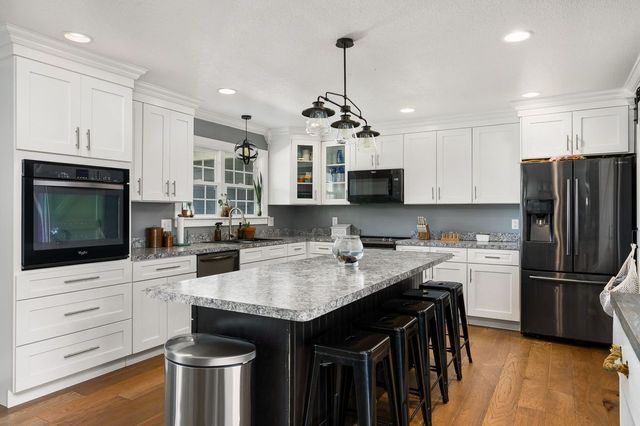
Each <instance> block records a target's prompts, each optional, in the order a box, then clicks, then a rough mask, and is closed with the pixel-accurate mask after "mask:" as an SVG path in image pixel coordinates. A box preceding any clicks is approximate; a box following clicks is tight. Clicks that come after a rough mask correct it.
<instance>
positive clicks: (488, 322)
mask: <svg viewBox="0 0 640 426" xmlns="http://www.w3.org/2000/svg"><path fill="white" fill-rule="evenodd" d="M467 322H468V323H469V324H470V325H479V326H480V327H490V328H501V329H503V330H512V331H520V323H519V322H513V321H503V320H496V319H489V318H478V317H467Z"/></svg>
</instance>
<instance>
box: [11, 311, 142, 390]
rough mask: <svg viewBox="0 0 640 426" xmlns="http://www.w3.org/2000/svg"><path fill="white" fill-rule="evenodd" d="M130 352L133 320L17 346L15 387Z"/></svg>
mask: <svg viewBox="0 0 640 426" xmlns="http://www.w3.org/2000/svg"><path fill="white" fill-rule="evenodd" d="M130 354H131V320H126V321H121V322H117V323H114V324H109V325H105V326H102V327H97V328H92V329H90V330H85V331H80V332H78V333H74V334H68V335H66V336H62V337H56V338H55V339H49V340H44V341H42V342H38V343H32V344H30V345H24V346H20V347H18V348H16V361H15V363H16V364H15V368H16V371H15V373H16V374H15V391H16V392H20V391H23V390H25V389H29V388H32V387H34V386H38V385H41V384H43V383H47V382H51V381H53V380H57V379H60V378H62V377H66V376H69V375H71V374H75V373H78V372H80V371H83V370H87V369H89V368H92V367H96V366H98V365H100V364H104V363H106V362H109V361H114V360H116V359H118V358H122V357H124V356H127V355H130Z"/></svg>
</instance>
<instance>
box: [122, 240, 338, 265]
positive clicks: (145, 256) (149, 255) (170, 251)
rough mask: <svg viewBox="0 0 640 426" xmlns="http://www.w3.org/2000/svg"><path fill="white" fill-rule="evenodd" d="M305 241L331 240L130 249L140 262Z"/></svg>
mask: <svg viewBox="0 0 640 426" xmlns="http://www.w3.org/2000/svg"><path fill="white" fill-rule="evenodd" d="M305 241H323V242H325V241H326V242H331V241H333V240H332V239H331V237H325V236H305V237H274V238H265V239H263V240H258V241H243V242H241V243H229V242H216V243H193V244H191V245H188V246H181V247H170V248H166V247H162V248H136V249H133V250H131V261H133V262H141V261H145V260H153V259H162V258H167V257H176V256H193V255H198V254H208V253H219V252H221V251H230V250H241V249H248V248H254V247H266V246H276V245H281V244H291V243H299V242H305Z"/></svg>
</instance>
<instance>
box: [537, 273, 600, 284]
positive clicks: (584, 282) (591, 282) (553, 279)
mask: <svg viewBox="0 0 640 426" xmlns="http://www.w3.org/2000/svg"><path fill="white" fill-rule="evenodd" d="M529 278H531V279H532V280H540V281H560V282H563V283H582V284H602V285H605V284H606V283H607V281H593V280H576V279H573V278H553V277H542V276H540V275H529Z"/></svg>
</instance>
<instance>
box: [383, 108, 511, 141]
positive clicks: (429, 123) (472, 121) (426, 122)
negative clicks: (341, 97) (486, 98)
mask: <svg viewBox="0 0 640 426" xmlns="http://www.w3.org/2000/svg"><path fill="white" fill-rule="evenodd" d="M518 121H519V120H518V117H517V115H516V114H515V111H513V110H512V109H502V110H496V111H489V112H482V113H467V114H449V115H441V116H434V117H429V118H422V119H413V120H394V121H387V122H382V123H375V124H374V125H373V128H374V129H375V130H377V131H379V132H380V133H382V135H383V136H384V135H385V134H386V135H392V134H401V133H402V134H404V133H417V132H429V131H434V130H446V129H457V128H462V127H479V126H491V125H496V124H510V123H517V122H518Z"/></svg>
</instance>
